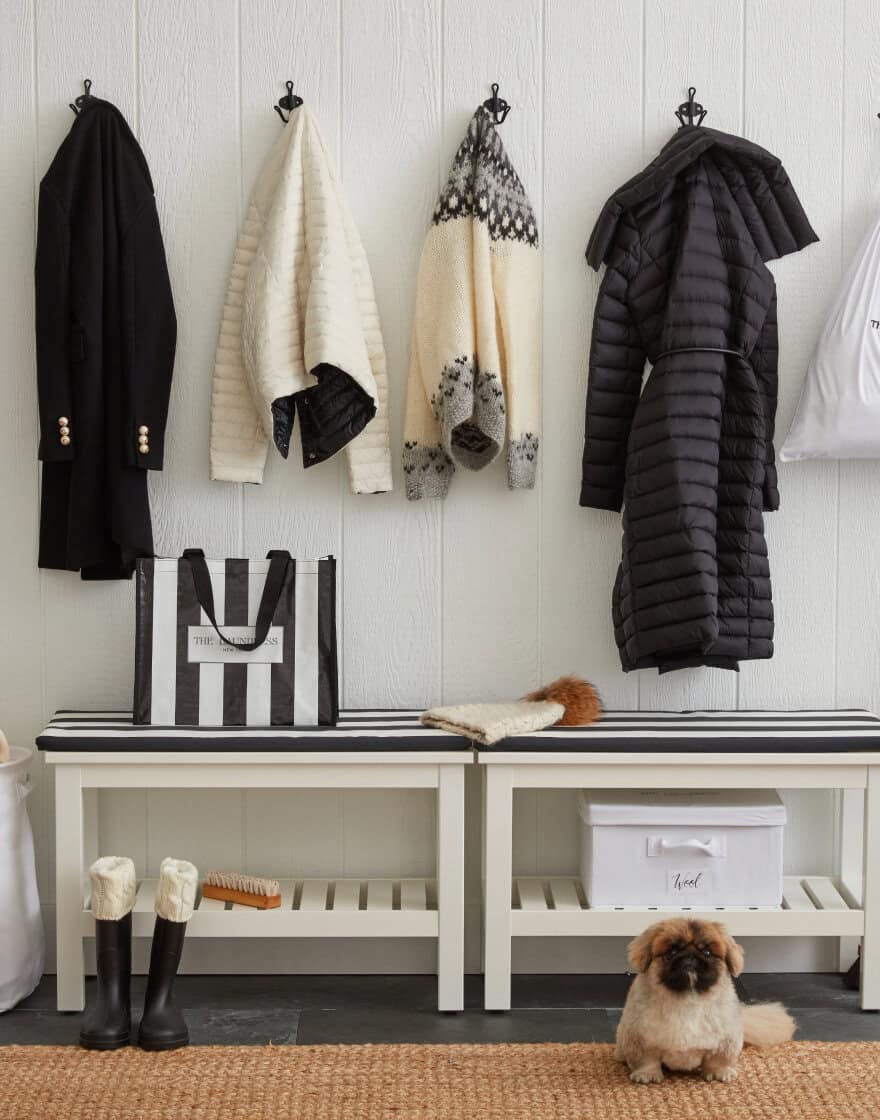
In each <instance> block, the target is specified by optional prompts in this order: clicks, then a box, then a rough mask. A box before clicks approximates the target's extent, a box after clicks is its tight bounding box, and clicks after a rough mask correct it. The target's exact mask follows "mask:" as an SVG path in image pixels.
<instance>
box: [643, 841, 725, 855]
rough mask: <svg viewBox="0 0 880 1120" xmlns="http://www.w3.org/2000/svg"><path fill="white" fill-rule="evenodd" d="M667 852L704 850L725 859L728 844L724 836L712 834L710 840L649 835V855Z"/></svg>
mask: <svg viewBox="0 0 880 1120" xmlns="http://www.w3.org/2000/svg"><path fill="white" fill-rule="evenodd" d="M666 852H702V853H703V855H706V856H709V857H711V858H712V859H724V858H725V856H726V855H727V844H726V843H725V840H724V837H723V836H712V837H710V838H709V839H708V840H698V839H697V838H696V837H691V839H690V840H667V839H666V837H665V836H649V837H648V855H649V856H662V855H665V854H666Z"/></svg>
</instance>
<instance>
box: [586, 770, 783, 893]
mask: <svg viewBox="0 0 880 1120" xmlns="http://www.w3.org/2000/svg"><path fill="white" fill-rule="evenodd" d="M579 811H580V817H581V829H582V844H581V879H582V881H583V885H584V891H585V893H586V896H587V903H588V905H589V906H590V907H592V908H596V909H599V908H602V907H606V908H607V907H622V906H636V907H645V906H658V907H664V908H670V909H681V908H683V907H707V906H713V907H714V906H737V907H763V908H775V909H778V908H779V907H780V906H781V905H782V833H783V828H784V825H785V806H784V805H783V804H782V802H781V800H780V799H779V796H778V794H776V793H775V792H774V791H772V790H647V791H645V792H644V793H643V792H641V791H639V790H582V791H581V793H580V795H579Z"/></svg>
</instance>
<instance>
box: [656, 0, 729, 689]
mask: <svg viewBox="0 0 880 1120" xmlns="http://www.w3.org/2000/svg"><path fill="white" fill-rule="evenodd" d="M742 76H743V9H742V3H741V2H740V0H728V2H727V3H726V4H694V5H693V6H692V7H691V8H690V9H689V10H688V13H687V18H686V19H682V9H681V5H680V4H678V3H676V0H646V2H645V91H644V103H645V149H646V150H645V153H644V156H645V160H646V161H647V160H649V159H653V158H654V156H655V155H656V153H657V152H658V151H659V150H660V148H661V147H662V146H663V145H664V144H665V143H666V141H667V140H668V139H669V137H670V136H672V135H673V134H674V132H675V131H676V129H677V128H678V127H679V122H678V120H677V119H676V117H675V115H674V111H675V110H676V109H677V108H678V106H679V105H680V104H681V103H682V102H683V101H686V100H687V91H688V87H689V86H695V87H696V90H697V94H696V98H697V101H699V102H701V103H702V104H703V105H705V107H706V109H707V110H708V112H709V115H708V116H707V118H706V122H705V123H706V125H707V126H711V127H712V128H720V129H722V130H723V131H727V132H739V131H740V130H741V129H742V94H743V89H742V85H743V83H742ZM639 676H640V678H641V679H640V681H639V707H642V708H658V709H661V710H662V709H667V710H670V711H679V710H681V709H683V708H735V707H736V702H737V698H736V693H737V684H736V674H735V673H731V672H729V671H726V670H719V669H684V670H681V671H680V672H676V673H665V674H664V675H663V676H660V675H659V674H658V673H654V672H648V673H640V674H639Z"/></svg>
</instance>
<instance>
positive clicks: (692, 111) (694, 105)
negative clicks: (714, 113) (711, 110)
mask: <svg viewBox="0 0 880 1120" xmlns="http://www.w3.org/2000/svg"><path fill="white" fill-rule="evenodd" d="M696 92H697V89H696V86H691V87H690V89H689V90H688V99H687V101H683V102H682V103H681V105H679V107H678V108H677V109H676V110H675V115H676V116H677V117H678V120H679V123H680V124H681V125H682V126H684V125H686V124H693V125H701V124H702V123H703V118H704V117H705V116H706V113H707V112H708V110H706V109H704V108H703V106H702V105H701V104H700V103H699V101H694V94H695V93H696ZM685 118H687V120H685Z"/></svg>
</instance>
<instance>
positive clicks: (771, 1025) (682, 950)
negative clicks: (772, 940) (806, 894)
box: [614, 918, 795, 1085]
mask: <svg viewBox="0 0 880 1120" xmlns="http://www.w3.org/2000/svg"><path fill="white" fill-rule="evenodd" d="M628 953H629V962H630V964H631V965H632V967H633V968H634V969H635V971H636V973H637V974H638V975H637V976H636V978H635V980H633V983H632V987H631V988H630V990H629V994H628V995H627V997H626V1004H625V1005H624V1008H623V1015H622V1016H621V1019H620V1026H619V1027H618V1028H617V1048H616V1050H615V1052H614V1057H615V1058H616V1059H617V1060H618V1061H620V1062H626V1064H627V1066H629V1070H630V1080H632V1081H637V1082H640V1083H641V1084H644V1085H647V1084H650V1083H651V1082H655V1081H662V1080H663V1066H665V1067H666V1068H667V1069H670V1070H697V1069H698V1070H699V1071H700V1072H701V1073H702V1075H703V1077H704V1078H705V1079H706V1080H707V1081H732V1080H733V1079H734V1077H736V1062H737V1058H739V1054H740V1051H741V1050H742V1048H743V1043H744V1042H746V1043H750V1044H751V1045H753V1046H774V1045H776V1044H777V1043H779V1042H787V1041H788V1040H789V1039H790V1038H791V1037H792V1035H793V1034H794V1030H795V1024H794V1020H793V1019H792V1018H791V1016H790V1015H789V1014H788V1012H787V1011H786V1010H785V1008H784V1007H783V1006H782V1004H779V1003H763V1004H741V1003H740V1002H739V997H738V996H737V994H736V988H735V987H734V984H733V977H734V976H739V974H740V973H741V972H742V970H743V963H744V955H743V951H742V948H741V947H740V946H739V945H737V943H736V942H735V941H734V940H733V938H732V937H731V936H730V934H729V933H728V932H727V930H726V929H725V928H724V926H722V925H720V924H719V923H718V922H703V921H699V920H697V919H689V918H671V919H669V920H668V921H665V922H657V924H656V925H653V926H651V927H650V928H649V929H646V930H645V932H644V933H642V934H640V935H639V936H638V937H637V938H636V939H635V941H632V942H630V945H629V950H628Z"/></svg>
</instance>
